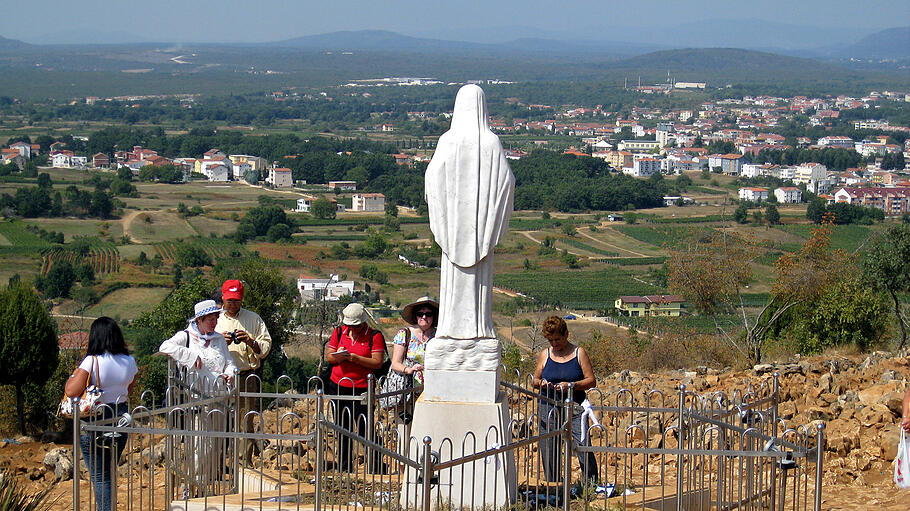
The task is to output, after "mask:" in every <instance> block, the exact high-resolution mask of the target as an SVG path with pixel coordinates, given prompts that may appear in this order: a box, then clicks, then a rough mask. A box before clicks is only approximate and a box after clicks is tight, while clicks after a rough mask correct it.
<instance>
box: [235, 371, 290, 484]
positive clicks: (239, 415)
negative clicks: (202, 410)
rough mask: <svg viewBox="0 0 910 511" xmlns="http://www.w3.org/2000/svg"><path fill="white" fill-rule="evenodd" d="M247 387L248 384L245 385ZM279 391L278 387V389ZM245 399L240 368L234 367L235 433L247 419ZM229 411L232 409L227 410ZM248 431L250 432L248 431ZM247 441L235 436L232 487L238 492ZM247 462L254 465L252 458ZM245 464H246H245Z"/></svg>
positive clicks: (260, 388)
mask: <svg viewBox="0 0 910 511" xmlns="http://www.w3.org/2000/svg"><path fill="white" fill-rule="evenodd" d="M243 388H244V389H245V388H246V385H244V387H243ZM259 391H260V392H262V385H260V386H259ZM276 391H277V389H276ZM242 402H243V400H242V399H241V398H240V370H238V369H234V433H239V432H240V429H241V427H242V426H241V424H242V422H243V420H244V419H246V413H245V412H244V411H243V408H241V406H240V405H241V404H242ZM225 412H227V413H229V412H230V410H225ZM246 433H250V432H249V431H247V432H246ZM247 442H249V440H248V439H246V438H244V439H242V440H241V439H240V438H239V437H234V463H233V464H232V467H233V471H234V473H233V484H232V488H233V491H234V492H237V491H238V490H239V489H240V484H241V481H240V456H244V457H246V453H247V452H249V449H248V446H247ZM241 446H242V447H241ZM241 448H242V449H243V450H242V451H241ZM244 461H245V463H249V464H250V465H252V460H244ZM244 466H245V465H244Z"/></svg>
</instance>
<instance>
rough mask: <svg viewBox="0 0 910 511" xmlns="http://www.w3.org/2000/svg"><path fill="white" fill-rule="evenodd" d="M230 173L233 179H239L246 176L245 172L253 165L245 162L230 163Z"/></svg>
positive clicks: (250, 169) (251, 168)
mask: <svg viewBox="0 0 910 511" xmlns="http://www.w3.org/2000/svg"><path fill="white" fill-rule="evenodd" d="M232 161H233V160H232ZM231 170H232V172H231V175H232V176H234V181H239V180H241V179H243V178H244V176H246V173H247V172H250V171H252V170H253V166H252V165H250V164H249V163H247V162H245V161H244V162H234V163H233V164H232V165H231Z"/></svg>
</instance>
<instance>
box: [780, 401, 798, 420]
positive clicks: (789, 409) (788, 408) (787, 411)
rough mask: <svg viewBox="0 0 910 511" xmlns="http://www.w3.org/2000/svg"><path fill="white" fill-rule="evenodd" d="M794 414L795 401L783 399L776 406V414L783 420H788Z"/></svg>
mask: <svg viewBox="0 0 910 511" xmlns="http://www.w3.org/2000/svg"><path fill="white" fill-rule="evenodd" d="M794 415H796V403H794V402H793V401H785V402H783V403H781V404H779V405H778V406H777V416H778V417H780V418H781V419H784V420H790V419H792V418H793V416H794Z"/></svg>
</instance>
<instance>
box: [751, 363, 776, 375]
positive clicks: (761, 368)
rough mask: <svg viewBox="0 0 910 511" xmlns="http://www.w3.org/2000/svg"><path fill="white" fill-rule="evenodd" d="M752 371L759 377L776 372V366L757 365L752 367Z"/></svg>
mask: <svg viewBox="0 0 910 511" xmlns="http://www.w3.org/2000/svg"><path fill="white" fill-rule="evenodd" d="M752 370H753V371H754V372H755V374H757V375H762V374H768V373H770V372H771V371H773V370H774V366H773V365H772V364H756V365H754V366H752Z"/></svg>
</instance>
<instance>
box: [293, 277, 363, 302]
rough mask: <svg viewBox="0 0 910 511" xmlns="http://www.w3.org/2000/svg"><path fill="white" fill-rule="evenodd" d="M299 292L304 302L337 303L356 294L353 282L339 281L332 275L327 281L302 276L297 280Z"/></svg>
mask: <svg viewBox="0 0 910 511" xmlns="http://www.w3.org/2000/svg"><path fill="white" fill-rule="evenodd" d="M297 290H298V291H299V292H300V299H301V300H303V301H310V300H326V301H331V302H337V301H338V299H339V298H341V297H342V296H352V295H353V294H354V281H353V280H338V275H334V274H333V275H330V276H329V278H327V279H319V278H314V277H307V276H305V275H301V276H300V278H298V279H297Z"/></svg>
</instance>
